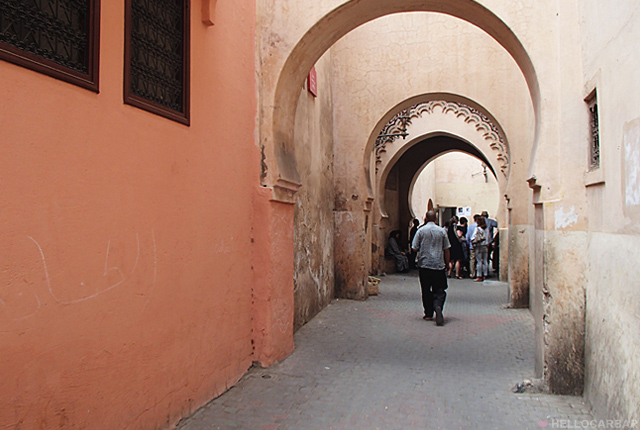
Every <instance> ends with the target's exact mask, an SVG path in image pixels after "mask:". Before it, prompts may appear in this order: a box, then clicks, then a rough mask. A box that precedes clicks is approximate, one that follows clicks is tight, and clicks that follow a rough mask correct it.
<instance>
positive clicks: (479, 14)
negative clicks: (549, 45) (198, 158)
mask: <svg viewBox="0 0 640 430" xmlns="http://www.w3.org/2000/svg"><path fill="white" fill-rule="evenodd" d="M416 11H422V12H437V13H442V14H447V15H450V16H454V17H457V18H459V19H461V20H464V21H466V22H468V23H470V24H472V25H474V26H477V27H478V28H480V29H482V30H483V31H485V32H486V33H487V34H488V35H490V36H491V37H492V38H493V39H495V40H496V41H497V42H498V43H499V44H500V45H501V46H502V47H503V48H504V49H505V50H506V51H507V52H508V53H509V54H510V55H511V57H512V58H513V59H514V60H515V62H516V64H517V66H518V68H519V69H520V70H521V72H522V74H523V76H524V78H525V80H526V82H527V86H528V88H529V93H530V95H531V100H532V104H533V108H534V112H535V117H536V126H535V135H536V137H535V138H534V148H533V150H534V151H535V146H536V141H537V136H538V129H539V117H540V115H539V112H540V89H539V84H538V78H537V75H536V72H535V69H534V67H533V63H532V61H531V59H530V57H529V55H528V54H527V51H526V50H525V48H524V46H523V45H522V43H521V42H520V41H519V39H518V38H517V36H516V35H515V34H514V33H513V31H512V30H511V29H510V28H509V27H508V26H507V25H506V24H505V23H504V22H503V21H502V20H501V19H500V18H499V17H498V16H497V15H495V14H494V13H493V12H492V11H490V10H489V9H487V8H485V7H484V6H482V5H481V4H479V3H477V2H475V1H472V0H461V1H458V2H455V3H452V2H448V1H444V0H432V1H417V0H405V1H400V2H399V1H394V0H378V1H375V2H368V3H367V4H366V5H365V4H364V3H362V2H359V1H355V0H352V1H349V2H346V3H344V4H342V5H341V6H339V7H338V8H336V9H334V10H333V11H331V12H330V13H328V14H327V15H325V16H324V17H323V18H321V19H320V20H319V21H318V22H316V24H315V25H314V26H313V27H311V28H310V29H309V30H308V31H307V32H306V33H305V34H304V36H303V37H302V39H301V40H300V41H299V42H298V43H297V44H296V46H295V47H294V48H293V49H292V51H291V53H290V54H289V56H288V57H287V59H286V61H285V63H284V64H283V67H282V69H281V72H280V75H279V78H278V83H277V87H276V91H275V94H274V104H273V110H272V111H269V112H265V114H266V117H265V120H267V122H268V127H269V128H270V129H271V130H268V131H267V132H266V134H264V135H263V136H264V141H263V143H264V147H265V149H264V154H265V166H263V175H262V180H263V184H265V185H268V186H273V187H274V192H275V195H276V198H277V199H280V200H282V201H291V200H292V198H293V195H294V194H295V192H296V191H297V189H298V187H299V185H300V176H299V174H298V171H297V166H296V155H295V145H294V144H293V129H294V118H295V110H296V105H297V98H298V95H299V90H300V86H299V85H300V84H299V83H300V82H302V81H303V80H304V78H305V77H306V75H307V72H308V70H310V69H311V67H312V66H313V64H314V63H315V62H316V61H317V60H318V59H319V58H320V56H321V55H322V54H323V53H324V52H325V51H326V50H327V49H328V48H329V47H330V46H331V45H333V44H334V43H335V42H336V41H337V40H338V39H340V38H341V37H342V36H344V35H345V34H347V33H348V32H350V31H351V30H353V29H355V28H356V27H358V26H360V25H362V24H364V23H366V22H368V21H371V20H374V19H376V18H379V17H382V16H385V15H389V14H394V13H402V12H416ZM389 119H390V118H387V119H386V121H388V120H389ZM386 121H384V122H386ZM269 131H270V132H269ZM265 170H266V171H265Z"/></svg>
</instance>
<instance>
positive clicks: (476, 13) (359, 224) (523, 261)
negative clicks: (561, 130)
mask: <svg viewBox="0 0 640 430" xmlns="http://www.w3.org/2000/svg"><path fill="white" fill-rule="evenodd" d="M318 9H320V10H321V9H322V7H319V8H318ZM418 11H421V12H436V13H440V14H444V15H447V16H449V17H454V18H455V19H458V20H460V21H461V22H464V23H467V24H471V25H472V26H474V27H477V28H478V29H481V30H482V31H483V32H484V34H485V35H489V36H490V37H491V38H492V39H493V40H494V41H495V42H497V43H498V45H499V46H500V47H501V48H502V49H503V50H504V52H506V53H508V55H509V57H510V59H511V60H512V61H513V62H514V63H515V66H516V68H517V70H519V72H520V77H521V78H523V79H524V82H525V86H526V89H527V93H528V100H527V101H525V102H524V103H523V104H522V107H523V109H522V112H524V111H526V106H525V105H526V104H527V103H529V104H530V106H531V107H532V119H531V120H530V121H528V122H527V120H526V119H525V117H526V116H527V114H526V113H523V114H521V115H520V117H521V119H522V121H521V122H522V123H523V124H524V127H523V128H522V129H523V130H525V131H524V134H525V135H526V134H527V133H529V131H527V130H530V135H529V136H526V137H525V138H524V139H516V140H515V141H518V142H519V144H520V146H521V151H522V152H521V153H520V154H519V155H518V158H517V163H518V171H519V172H525V171H527V166H530V163H531V162H532V161H533V158H535V152H536V147H537V144H538V143H537V142H538V139H539V137H540V130H541V124H542V123H543V122H542V118H541V115H542V114H543V113H544V112H548V110H547V111H545V110H543V109H541V103H542V102H543V101H544V100H542V98H541V96H540V94H541V88H540V86H539V82H538V76H537V74H536V70H535V69H534V65H533V62H532V60H531V57H530V56H529V54H528V52H527V50H526V49H525V47H524V46H523V44H522V43H521V41H520V40H519V39H518V37H517V36H516V34H515V33H514V31H512V29H511V28H510V27H509V26H508V25H507V24H505V22H504V21H503V20H502V19H501V18H500V17H499V16H498V15H496V14H495V13H494V12H492V11H491V10H490V9H488V8H486V7H485V6H483V5H481V4H480V3H478V2H476V1H471V0H469V1H464V0H462V1H460V2H455V3H451V2H447V1H441V0H440V1H436V0H434V1H427V2H423V1H413V0H407V1H402V2H397V1H391V0H380V1H375V2H368V3H367V4H366V5H365V4H364V3H363V2H359V1H355V0H354V1H348V2H345V3H341V4H340V5H339V6H338V7H336V8H335V9H333V10H331V11H329V12H327V11H323V12H322V13H321V14H320V15H315V16H316V17H317V20H316V18H314V19H313V21H314V22H313V24H312V25H311V27H305V26H302V27H301V28H302V29H303V30H302V32H300V33H298V34H299V38H295V39H294V42H293V43H291V44H290V45H286V46H287V48H285V54H284V55H278V56H275V57H274V60H269V59H268V56H263V57H262V58H263V59H265V60H266V61H267V63H268V65H267V66H265V69H271V71H272V72H274V73H273V74H271V75H270V78H271V79H272V80H273V81H272V82H274V83H275V86H274V87H273V89H271V88H270V87H268V86H265V87H263V88H264V89H265V91H264V92H263V93H262V94H261V96H262V97H261V99H262V100H263V101H264V102H263V105H262V110H261V117H260V123H261V129H260V147H261V149H262V154H263V157H262V160H263V162H262V167H263V170H262V185H263V186H266V187H270V188H271V191H272V193H271V194H270V195H268V196H267V194H266V193H265V195H264V196H263V198H264V197H267V199H268V203H266V202H265V204H266V206H267V207H269V208H270V209H271V210H273V211H274V212H273V213H274V214H275V213H276V212H277V216H278V218H280V219H283V218H288V219H286V220H285V221H284V222H280V223H277V225H274V224H270V225H265V227H266V228H267V229H269V230H270V231H271V232H272V234H271V237H281V238H282V240H281V239H278V240H280V241H281V243H279V244H274V243H272V249H271V251H272V252H271V253H270V254H269V255H267V260H268V261H269V262H270V264H269V268H270V270H273V271H275V272H277V273H279V275H280V276H278V279H279V280H282V279H284V278H285V276H284V274H286V273H290V274H292V275H293V271H292V270H291V267H290V266H288V264H286V261H287V259H286V258H283V257H284V255H283V254H281V253H280V252H279V251H280V250H283V249H284V250H287V249H290V248H289V245H290V244H289V243H285V239H284V238H286V237H287V236H286V235H279V234H278V232H277V231H275V230H274V228H276V229H277V228H280V227H283V226H285V225H286V224H287V223H291V224H290V225H292V221H291V220H292V218H293V217H292V212H291V211H292V208H289V209H287V208H286V207H283V206H280V203H284V204H287V203H289V204H291V203H295V201H296V193H297V192H298V190H299V189H300V186H301V185H303V184H301V176H300V171H299V169H298V162H297V159H296V151H297V150H298V149H299V147H300V146H302V147H304V146H305V142H304V141H302V140H299V136H297V137H296V136H294V130H295V128H296V127H295V124H296V109H297V108H298V103H299V101H300V100H301V88H300V83H301V82H303V81H304V78H305V76H306V75H307V71H308V70H310V69H311V67H312V66H313V65H314V63H316V62H317V61H318V59H319V58H320V57H321V56H322V55H323V54H324V53H325V52H326V51H327V49H328V48H329V47H331V46H332V45H333V44H334V43H335V42H336V41H338V40H339V39H340V38H341V37H342V36H344V35H345V34H347V33H349V32H350V31H352V30H353V29H355V28H357V27H358V26H360V25H362V24H364V23H366V22H368V21H371V20H374V19H376V18H379V17H382V16H386V15H390V14H396V13H402V12H418ZM312 16H313V14H312ZM525 27H526V24H523V29H525ZM305 28H308V30H305ZM296 32H297V30H294V31H293V33H296ZM525 32H526V29H525ZM288 42H292V40H288ZM273 44H274V46H275V45H277V44H278V41H277V40H274V41H273ZM280 46H285V45H280ZM289 46H290V47H291V48H290V49H289ZM487 88H488V89H489V91H490V88H491V86H490V85H489V86H488V87H487ZM438 90H440V91H446V88H438V89H433V91H438ZM549 93H550V89H547V91H546V93H545V94H549ZM397 102H398V101H397V100H394V101H392V102H391V103H390V104H393V105H396V104H397ZM547 104H548V103H547ZM502 106H503V108H504V107H505V106H507V104H505V103H504V101H503V103H502ZM379 109H380V106H376V110H379ZM383 109H384V108H383ZM384 111H387V112H388V108H387V109H384ZM380 116H382V115H380ZM380 116H378V118H380ZM333 118H334V119H336V120H338V121H339V120H340V115H339V114H337V113H336V112H334V116H333ZM545 131H546V134H547V135H551V134H552V131H549V130H547V129H545ZM365 140H366V139H364V138H363V136H360V142H361V143H362V142H365ZM345 141H346V143H347V144H349V143H355V144H356V145H360V144H361V143H357V142H358V137H357V136H349V138H348V139H346V140H345ZM347 141H348V142H347ZM341 143H342V142H341ZM351 147H354V146H353V145H352V146H351ZM360 148H361V147H360ZM524 153H526V155H525V154H524ZM335 166H339V168H341V169H343V170H344V171H345V172H348V171H350V170H351V169H352V168H353V166H352V163H351V164H350V161H344V162H342V163H341V164H338V163H337V162H336V163H335V164H334V167H335ZM530 172H531V170H530V169H529V171H528V173H526V174H525V173H520V176H530ZM343 181H344V182H343V183H346V182H347V181H349V175H348V174H347V175H346V176H345V178H344V179H343ZM362 181H363V178H362V177H360V176H358V177H357V179H355V181H354V182H357V185H356V186H355V187H345V188H344V189H342V190H341V189H340V186H339V185H340V184H338V185H336V187H335V190H336V196H335V197H336V198H335V202H336V203H339V207H338V205H336V208H335V209H334V214H335V219H334V225H335V226H336V227H335V228H336V232H335V236H334V237H335V241H334V242H335V243H343V244H348V246H346V247H344V249H341V250H338V249H336V250H335V254H334V261H335V262H336V263H335V279H336V284H335V291H336V293H337V294H338V295H339V296H340V297H348V298H356V299H362V298H364V297H366V275H367V274H368V273H367V272H368V271H369V269H370V267H371V260H370V255H371V253H370V252H369V248H370V247H371V240H370V234H371V233H370V232H371V230H372V217H371V210H372V209H373V208H372V204H371V203H372V201H368V200H367V201H363V200H366V197H365V196H363V194H365V193H366V191H365V190H363V189H362V187H361V185H362ZM519 183H520V184H523V181H519ZM531 184H534V185H538V186H539V183H538V184H536V183H535V181H532V182H531ZM363 191H364V192H363ZM341 192H342V194H340V193H341ZM528 197H529V196H528V195H527V194H526V193H525V192H519V193H518V195H517V196H510V197H509V200H508V201H509V205H511V206H513V204H514V202H516V201H517V204H518V205H520V209H524V207H525V206H526V204H527V203H528ZM511 206H510V207H509V209H511ZM516 214H517V216H514V215H516ZM509 215H510V216H509V224H510V225H511V224H514V225H518V226H520V225H527V226H528V224H527V223H528V212H527V211H526V210H521V211H520V212H517V213H516V212H515V211H512V212H510V214H509ZM516 231H517V232H519V234H521V235H522V237H514V236H512V234H513V232H516ZM526 234H528V230H527V229H526V228H517V229H511V230H510V231H509V243H510V244H516V245H517V246H516V247H512V248H511V251H515V253H517V255H518V257H519V258H517V259H515V260H514V261H516V262H517V265H518V267H519V268H520V270H519V271H517V272H513V271H511V270H510V273H515V275H516V276H515V279H510V286H511V288H512V297H516V298H517V301H516V304H518V305H525V306H526V304H527V303H528V295H529V289H528V288H529V284H528V278H529V271H528V267H529V260H528V255H529V247H528V244H529V242H528V241H527V240H526V239H525V236H524V235H526ZM514 239H515V240H514ZM513 254H514V252H512V253H511V255H513ZM510 261H511V260H510ZM510 265H511V264H510ZM292 277H293V276H292ZM292 287H293V286H292V284H291V283H286V284H282V283H280V284H278V285H275V284H274V283H273V282H272V283H271V284H270V286H269V288H268V289H267V291H268V293H269V294H268V295H269V296H270V297H274V298H275V299H276V300H265V301H264V302H263V304H264V306H266V309H265V310H264V311H261V312H260V313H265V314H267V315H275V314H276V313H277V311H276V309H275V305H274V303H276V302H277V303H281V304H282V306H284V307H285V308H286V307H287V306H291V305H292V298H291V291H292V290H293V288H292ZM540 321H542V320H541V319H540ZM274 331H275V327H274V328H272V329H271V330H266V331H264V332H262V335H263V337H264V340H265V344H271V340H272V339H270V337H271V336H272V334H275V333H274ZM272 332H273V333H272ZM284 334H285V336H287V335H288V334H287V333H284ZM276 337H279V336H276ZM267 349H268V348H267ZM267 361H268V360H267Z"/></svg>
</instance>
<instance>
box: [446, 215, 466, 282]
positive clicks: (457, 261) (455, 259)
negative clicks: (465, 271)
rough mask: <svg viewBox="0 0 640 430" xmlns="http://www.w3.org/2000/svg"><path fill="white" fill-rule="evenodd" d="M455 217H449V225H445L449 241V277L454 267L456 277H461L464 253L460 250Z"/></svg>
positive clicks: (460, 245)
mask: <svg viewBox="0 0 640 430" xmlns="http://www.w3.org/2000/svg"><path fill="white" fill-rule="evenodd" d="M457 221H458V220H457V219H456V218H455V217H454V218H451V220H450V221H449V226H448V227H447V237H448V238H449V243H450V244H451V250H450V253H451V259H450V262H449V267H448V276H449V278H451V274H452V272H453V269H454V267H455V273H456V278H457V279H462V276H460V265H461V263H462V261H463V260H464V253H463V251H462V244H460V241H459V240H458V224H457Z"/></svg>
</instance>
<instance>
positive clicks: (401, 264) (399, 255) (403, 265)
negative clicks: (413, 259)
mask: <svg viewBox="0 0 640 430" xmlns="http://www.w3.org/2000/svg"><path fill="white" fill-rule="evenodd" d="M401 235H402V232H401V231H400V230H393V231H392V232H391V233H389V243H388V245H387V249H386V250H385V254H386V255H387V256H389V257H393V258H395V259H396V270H397V271H398V272H399V273H404V272H406V271H407V270H409V259H408V258H407V256H406V253H405V252H403V251H402V250H401V249H400V245H399V243H400V237H401Z"/></svg>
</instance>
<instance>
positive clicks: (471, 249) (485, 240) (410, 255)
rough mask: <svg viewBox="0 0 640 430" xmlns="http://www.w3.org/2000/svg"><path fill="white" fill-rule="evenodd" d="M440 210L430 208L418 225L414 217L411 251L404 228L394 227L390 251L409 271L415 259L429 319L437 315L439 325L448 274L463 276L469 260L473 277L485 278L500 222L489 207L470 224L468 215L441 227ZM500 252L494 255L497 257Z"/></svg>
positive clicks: (445, 295) (455, 218)
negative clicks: (406, 245) (405, 245)
mask: <svg viewBox="0 0 640 430" xmlns="http://www.w3.org/2000/svg"><path fill="white" fill-rule="evenodd" d="M436 218H437V217H436V213H435V212H434V211H428V212H427V214H426V217H425V223H424V224H423V225H422V226H420V227H418V224H419V222H416V221H417V220H415V221H414V226H413V228H412V229H411V232H410V242H409V243H410V251H407V252H405V251H402V249H401V248H400V245H399V241H400V239H401V235H402V232H401V231H400V230H394V231H393V232H391V234H390V236H389V245H388V247H387V250H386V252H387V255H389V256H393V257H394V258H396V268H397V269H398V271H401V272H403V271H407V270H408V269H409V263H410V262H411V261H413V262H414V263H415V264H416V266H417V268H418V269H419V276H420V288H421V290H422V306H423V308H424V316H423V318H424V319H425V320H432V319H433V318H434V315H435V320H436V325H438V326H441V325H443V324H444V315H443V309H444V302H445V300H446V297H447V293H446V289H447V287H448V283H447V276H448V277H451V276H452V272H453V271H454V270H455V273H456V277H457V278H459V279H462V276H461V275H460V273H461V267H463V268H464V267H465V266H466V263H467V262H468V263H470V264H469V270H470V273H471V274H472V275H471V277H473V278H475V281H477V282H481V281H483V280H485V279H486V278H487V276H488V272H489V262H488V260H489V253H490V252H491V251H493V250H492V249H491V250H490V247H491V246H492V245H494V244H495V240H496V239H497V233H498V223H497V222H496V221H495V220H493V219H491V218H489V214H488V213H487V212H486V211H485V212H483V213H482V214H481V215H474V217H473V219H474V222H473V223H472V224H470V225H468V221H467V219H466V218H464V217H462V218H460V219H459V220H458V217H455V216H454V217H453V218H452V219H451V220H449V222H448V223H447V224H446V227H444V228H443V227H440V226H438V225H436V224H435V221H436ZM495 258H497V256H494V259H495Z"/></svg>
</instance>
